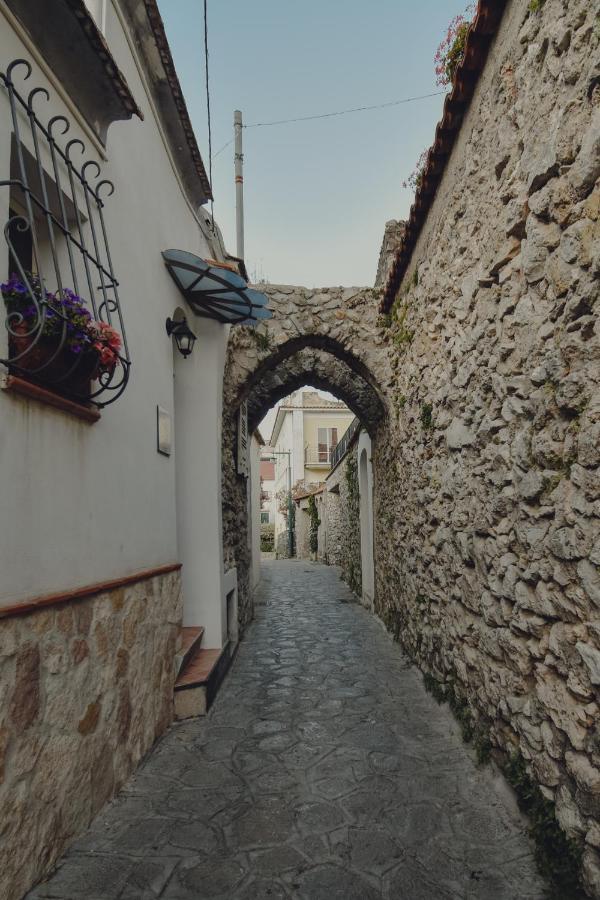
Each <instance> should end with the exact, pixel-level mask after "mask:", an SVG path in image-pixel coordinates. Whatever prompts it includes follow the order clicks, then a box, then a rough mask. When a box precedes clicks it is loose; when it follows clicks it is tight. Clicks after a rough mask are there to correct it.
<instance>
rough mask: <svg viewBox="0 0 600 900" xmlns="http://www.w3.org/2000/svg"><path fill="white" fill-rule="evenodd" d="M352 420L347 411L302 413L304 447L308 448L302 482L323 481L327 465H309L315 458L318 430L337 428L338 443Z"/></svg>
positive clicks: (350, 413) (352, 415) (351, 414)
mask: <svg viewBox="0 0 600 900" xmlns="http://www.w3.org/2000/svg"><path fill="white" fill-rule="evenodd" d="M353 419H354V413H352V412H350V411H348V412H343V411H340V412H338V411H336V410H324V411H323V412H317V411H307V412H305V413H304V447H305V450H306V448H308V458H307V457H306V456H305V458H307V459H308V461H307V462H306V463H305V469H304V480H305V481H306V482H309V483H311V482H314V483H316V482H319V481H324V480H325V476H326V474H327V472H328V471H329V466H328V465H311V464H310V463H311V461H312V460H315V459H316V458H317V449H318V430H319V428H337V432H338V434H337V437H338V441H339V440H340V439H341V437H342V435H343V434H344V432H345V431H346V429H347V428H348V426H349V425H350V423H351V422H352V420H353Z"/></svg>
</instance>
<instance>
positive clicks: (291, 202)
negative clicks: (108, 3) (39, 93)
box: [159, 0, 464, 287]
mask: <svg viewBox="0 0 600 900" xmlns="http://www.w3.org/2000/svg"><path fill="white" fill-rule="evenodd" d="M159 7H160V11H161V14H162V16H163V19H164V22H165V28H166V32H167V36H168V39H169V43H170V45H171V50H172V53H173V57H174V60H175V65H176V68H177V72H178V75H179V78H180V81H181V84H182V88H183V91H184V94H185V98H186V102H187V105H188V109H189V112H190V116H191V119H192V122H193V125H194V128H195V131H196V135H197V138H198V143H199V145H200V150H201V152H202V155H203V159H204V162H205V165H206V167H207V169H208V138H207V127H206V100H205V85H204V25H203V3H202V0H159ZM463 8H464V4H463V3H462V2H461V0H422V2H421V3H417V4H415V3H414V2H409V0H370V2H368V0H363V2H358V0H302V2H298V0H295V2H294V0H253V2H249V0H208V27H209V50H210V60H209V65H210V87H211V112H212V134H213V153H216V152H217V151H218V150H219V149H220V148H221V147H222V146H223V145H224V144H225V143H226V142H227V141H228V140H229V139H230V138H231V137H232V136H233V124H232V122H233V111H234V109H241V110H242V113H243V117H244V122H245V123H248V124H250V123H254V122H265V121H271V120H273V119H287V118H292V117H294V116H305V115H312V114H317V113H326V112H330V111H333V110H338V109H346V108H348V107H354V106H363V105H371V104H376V103H385V102H387V101H391V100H396V99H401V98H404V97H413V96H416V95H420V94H427V93H430V92H432V91H436V90H441V89H440V88H437V87H436V84H435V74H434V63H433V56H434V54H435V51H436V49H437V46H438V44H439V42H440V40H441V39H442V37H443V35H444V33H445V29H446V28H447V26H448V23H449V22H450V20H451V19H452V17H453V16H454V15H456V14H457V13H460V12H462V11H463ZM442 101H443V97H442V96H438V97H431V98H429V99H427V100H421V101H419V102H416V103H408V104H405V105H402V106H397V107H390V108H388V109H381V110H373V111H370V112H360V113H353V114H350V115H346V116H340V117H336V118H330V119H322V120H316V121H312V122H299V123H295V124H288V125H278V126H274V127H269V128H267V127H262V128H247V129H244V132H243V135H244V163H245V167H244V177H245V213H246V215H245V240H246V262H247V266H248V271H249V272H250V274H251V275H253V274H257V275H258V276H261V275H262V276H264V277H265V278H266V279H268V280H269V281H270V282H272V283H288V284H304V285H308V286H311V287H312V286H316V285H323V286H325V285H370V284H372V283H373V280H374V277H375V271H376V267H377V258H378V254H379V247H380V245H381V238H382V235H383V228H384V225H385V222H386V221H387V220H388V219H398V218H403V217H405V216H406V215H407V213H408V210H409V209H410V204H411V202H412V191H411V190H408V189H404V188H403V187H402V181H403V179H405V178H406V177H407V176H408V175H409V174H410V172H411V171H412V169H413V168H414V164H415V162H416V160H417V158H418V156H419V154H420V153H421V151H422V150H423V149H424V148H425V147H427V146H429V144H430V143H431V141H432V139H433V135H434V130H435V125H436V122H437V121H438V119H439V117H440V114H441V108H442ZM213 190H214V195H215V218H216V220H217V222H218V223H219V225H220V227H221V229H222V231H223V234H224V237H225V242H226V245H227V247H228V249H229V250H230V252H232V253H235V249H236V248H235V191H234V183H233V144H230V146H229V147H227V148H226V149H225V150H224V151H223V152H222V153H221V154H220V155H219V156H217V157H216V158H215V159H214V160H213Z"/></svg>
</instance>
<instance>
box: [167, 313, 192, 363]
mask: <svg viewBox="0 0 600 900" xmlns="http://www.w3.org/2000/svg"><path fill="white" fill-rule="evenodd" d="M166 327H167V334H168V335H169V337H171V336H172V337H174V338H175V343H176V344H177V349H178V350H179V352H180V353H181V355H182V356H183V358H184V359H185V357H186V356H189V355H190V353H191V352H192V350H193V349H194V344H195V343H196V335H195V334H194V332H193V331H192V330H191V328H190V327H189V325H188V323H187V319H186V318H185V317H184V318H183V319H180V321H178V322H176V321H175V319H167V321H166Z"/></svg>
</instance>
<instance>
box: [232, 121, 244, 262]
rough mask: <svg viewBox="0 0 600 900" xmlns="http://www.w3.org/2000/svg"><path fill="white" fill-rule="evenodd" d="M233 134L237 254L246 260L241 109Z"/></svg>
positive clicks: (234, 122)
mask: <svg viewBox="0 0 600 900" xmlns="http://www.w3.org/2000/svg"><path fill="white" fill-rule="evenodd" d="M233 134H234V138H235V144H234V147H235V154H234V159H235V231H236V237H237V250H236V253H237V255H238V257H239V258H240V259H244V154H243V152H242V113H241V112H240V110H239V109H236V111H235V112H234V114H233Z"/></svg>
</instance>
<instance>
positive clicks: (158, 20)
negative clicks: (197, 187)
mask: <svg viewBox="0 0 600 900" xmlns="http://www.w3.org/2000/svg"><path fill="white" fill-rule="evenodd" d="M144 6H145V8H146V14H147V16H148V21H149V22H150V27H151V28H152V34H153V35H154V40H155V43H156V47H157V49H158V52H159V54H160V58H161V61H162V64H163V66H164V70H165V75H166V76H167V83H168V85H169V88H170V90H171V94H172V96H173V102H174V103H175V107H176V109H177V112H178V114H179V120H180V122H181V127H182V128H183V133H184V135H185V139H186V142H187V145H188V147H189V151H190V154H191V157H192V161H193V163H194V168H195V169H196V172H197V173H198V177H199V179H200V183H201V184H202V189H203V191H204V193H205V195H206V197H207V199H208V200H212V199H213V194H212V188H211V184H210V181H209V180H208V175H207V174H206V169H205V168H204V162H203V161H202V156H201V154H200V149H199V147H198V141H197V140H196V135H195V133H194V129H193V127H192V123H191V121H190V116H189V113H188V109H187V106H186V102H185V99H184V97H183V91H182V90H181V84H180V83H179V78H178V77H177V72H176V71H175V64H174V62H173V57H172V55H171V48H170V47H169V42H168V40H167V35H166V33H165V26H164V24H163V20H162V16H161V14H160V12H159V10H158V5H157V3H156V0H144Z"/></svg>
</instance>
